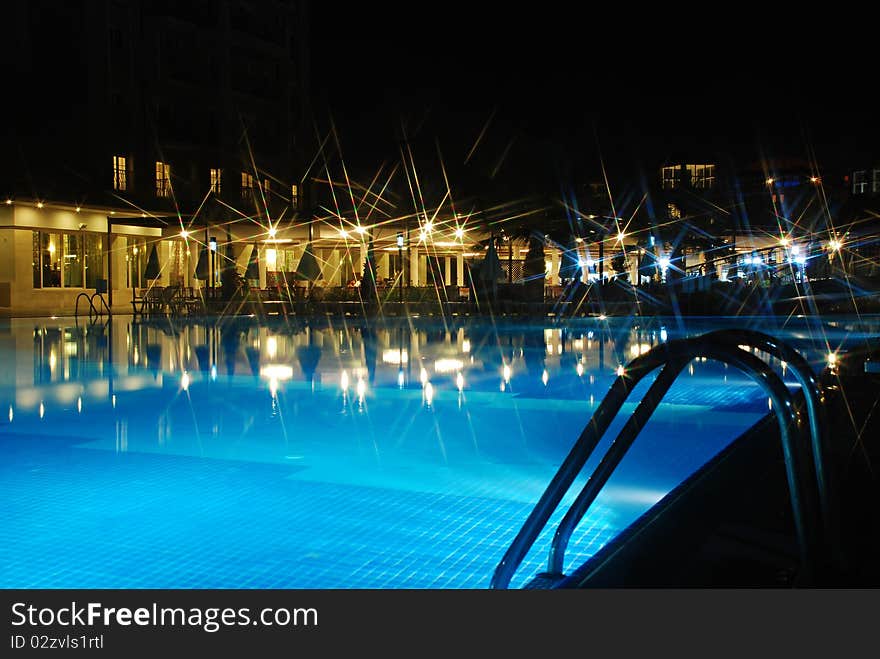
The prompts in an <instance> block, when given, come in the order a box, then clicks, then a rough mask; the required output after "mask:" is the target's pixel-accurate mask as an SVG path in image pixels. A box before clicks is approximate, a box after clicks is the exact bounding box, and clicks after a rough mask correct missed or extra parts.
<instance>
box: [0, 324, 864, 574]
mask: <svg viewBox="0 0 880 659" xmlns="http://www.w3.org/2000/svg"><path fill="white" fill-rule="evenodd" d="M773 322H777V321H773ZM686 325H687V327H686V330H683V329H682V328H681V323H680V322H679V321H676V320H674V319H638V318H631V319H621V320H616V319H606V320H602V321H600V320H598V319H585V320H578V321H572V322H571V323H569V324H567V325H566V326H560V325H558V324H555V323H552V322H547V323H534V324H530V323H505V322H500V321H499V322H495V323H476V322H465V321H461V322H459V321H454V322H451V323H446V324H444V323H443V322H442V321H440V320H427V319H422V320H419V321H414V322H413V323H411V324H409V323H403V322H401V323H387V324H379V325H377V326H375V327H371V326H368V325H364V324H363V323H362V322H360V321H357V320H346V321H338V320H337V321H329V320H322V321H318V322H313V323H306V322H303V321H290V322H275V323H271V324H265V323H263V324H261V323H259V322H257V321H256V320H254V319H224V320H222V321H219V322H210V323H205V322H203V323H198V322H187V323H183V324H180V325H178V326H173V325H171V324H169V322H168V321H162V322H133V321H130V320H127V319H121V318H117V319H115V320H113V321H112V324H108V325H101V324H96V325H88V324H87V323H81V324H79V325H77V324H76V323H75V322H73V321H72V320H71V319H54V320H51V319H48V320H47V319H38V320H35V319H18V320H12V321H4V323H3V324H0V357H2V363H3V364H4V368H3V369H2V371H0V405H5V406H6V407H7V408H8V422H5V423H4V424H2V425H0V437H2V435H3V433H8V434H10V436H12V435H15V436H19V435H20V436H32V437H34V438H36V437H39V438H46V437H59V438H62V437H63V438H72V439H74V440H75V442H76V444H75V447H77V448H83V449H93V450H96V451H105V452H106V453H107V454H108V455H114V456H117V459H126V460H135V459H136V458H135V456H137V455H150V456H166V457H167V458H169V459H170V458H174V457H178V458H180V457H185V458H187V459H198V460H201V461H217V460H227V461H235V462H234V463H231V464H245V465H246V464H248V463H250V464H272V465H282V466H284V468H290V467H291V466H292V465H295V467H296V470H295V471H293V472H291V474H290V475H289V477H288V478H287V479H286V480H283V481H281V482H280V483H276V484H275V486H274V487H276V488H281V489H280V490H278V491H279V492H280V491H284V488H286V487H292V482H293V481H298V482H302V483H312V484H326V485H328V486H339V487H367V488H374V489H375V488H379V489H380V490H381V491H383V492H386V493H390V494H388V495H387V496H388V497H389V498H388V501H389V502H391V501H393V500H394V497H395V496H396V495H395V494H394V493H395V492H398V493H401V494H400V496H403V493H429V494H432V495H441V496H444V497H448V496H454V497H474V499H473V500H474V501H495V502H501V501H506V502H514V503H517V504H522V505H525V506H526V508H525V509H524V510H526V511H527V510H528V506H529V505H531V504H532V503H533V502H534V501H535V500H536V499H537V497H538V496H539V495H540V493H541V492H542V491H543V489H544V487H545V486H546V484H547V482H548V481H549V479H550V477H551V476H552V474H553V473H554V472H555V470H556V468H557V467H558V465H559V463H560V461H561V460H562V459H563V457H564V456H565V454H566V452H567V451H568V449H569V448H570V446H571V444H572V442H573V441H574V439H575V438H576V437H577V436H578V434H579V433H580V432H581V430H582V429H583V427H584V425H585V423H586V422H587V420H588V419H589V416H590V414H591V413H592V412H593V411H594V410H595V408H596V406H597V405H598V403H599V402H600V401H601V400H602V398H603V396H604V395H605V393H606V391H607V390H608V387H609V386H610V384H611V382H612V380H613V378H614V377H615V376H616V374H617V373H618V372H619V370H620V369H621V368H622V367H623V366H624V365H625V364H626V363H627V362H628V361H629V360H630V359H632V358H633V357H634V356H637V355H639V354H643V353H644V352H646V351H648V350H650V349H651V348H652V347H654V346H656V345H658V344H660V343H661V342H663V341H666V340H669V339H674V338H679V337H681V336H686V335H694V334H699V333H702V332H705V331H709V330H711V329H715V328H717V327H720V326H733V327H738V326H742V321H734V320H731V321H728V322H727V323H726V324H725V322H724V321H715V320H713V321H707V320H699V319H697V320H689V321H687V322H686ZM762 328H763V329H769V330H770V331H771V333H774V334H776V335H777V336H780V337H781V338H783V339H786V338H787V339H791V340H793V341H794V344H795V345H796V347H798V348H799V349H801V350H802V351H803V352H804V353H805V354H807V355H808V357H809V358H810V359H811V360H812V361H813V362H814V363H816V364H818V365H820V366H821V365H822V364H823V363H824V361H825V360H826V359H827V355H828V352H829V350H833V351H834V352H835V353H837V354H843V353H845V351H846V349H847V347H848V346H849V345H850V344H852V343H853V342H858V341H860V340H862V339H863V337H864V336H866V335H872V333H873V335H876V333H877V328H876V327H873V326H860V327H854V326H853V325H847V324H846V323H845V322H839V323H838V325H837V326H832V325H828V324H818V323H813V322H807V321H798V320H797V319H795V320H793V321H790V323H789V326H788V327H787V328H785V329H784V330H781V331H780V330H779V329H778V328H776V327H775V325H773V324H772V323H770V322H769V321H767V323H765V326H764V327H762ZM647 385H648V383H647V382H645V383H644V387H647ZM644 387H643V388H644ZM642 390H643V389H642ZM634 396H636V397H637V396H638V390H637V391H636V393H635V394H634ZM631 409H632V403H630V404H628V407H626V408H625V410H624V411H627V410H631ZM766 411H767V403H766V397H764V396H763V395H762V394H761V393H760V392H759V391H758V390H757V388H756V387H754V386H753V385H751V384H750V382H749V381H748V379H747V378H746V377H745V376H743V375H742V374H740V373H739V372H737V371H735V370H734V369H727V368H725V367H723V366H721V365H718V364H715V363H713V362H711V361H707V360H705V359H702V360H701V359H697V360H694V361H693V362H692V363H691V364H690V365H689V367H688V369H687V370H686V371H685V372H684V373H683V374H682V376H681V378H680V381H679V382H678V383H677V384H676V385H675V386H674V387H673V389H672V390H671V391H670V395H669V403H668V404H665V405H663V406H661V409H660V410H658V412H657V415H656V418H655V419H652V421H651V422H650V424H649V426H648V427H647V428H646V430H645V433H644V437H641V438H640V439H639V441H638V442H637V443H636V445H635V446H634V448H633V449H632V452H631V454H630V455H628V456H627V458H626V460H625V461H624V463H623V464H622V465H621V467H620V469H619V470H618V472H617V473H615V476H614V477H613V478H612V481H611V482H610V483H609V486H608V488H606V492H605V493H603V496H602V497H601V498H600V500H599V501H598V502H597V503H598V504H599V510H600V511H601V513H600V514H599V516H598V517H593V518H592V519H590V520H588V521H585V523H584V530H583V533H584V534H586V536H589V537H590V538H592V540H591V541H590V544H589V545H588V546H587V547H586V548H585V549H583V551H582V553H580V554H578V553H577V550H575V551H573V556H574V557H578V556H579V557H580V558H581V559H583V558H584V557H585V556H588V555H589V554H590V553H592V552H594V551H595V550H596V549H597V548H598V546H600V545H601V543H602V542H604V541H606V540H607V538H608V537H610V536H609V534H611V535H613V533H614V532H616V531H617V530H620V528H622V526H624V525H625V524H627V523H629V521H631V520H632V519H633V518H634V517H635V516H636V515H637V514H639V513H640V512H642V511H644V510H645V509H646V508H647V507H648V506H650V505H651V504H652V503H654V502H655V501H657V500H658V499H659V498H660V497H662V496H663V494H664V493H665V492H666V491H668V490H669V489H670V488H671V487H673V486H674V485H676V484H677V483H678V482H680V480H681V479H682V478H684V477H686V476H687V475H688V474H690V473H691V472H692V471H693V470H694V469H696V468H698V467H699V466H700V465H701V464H703V463H704V462H705V460H707V459H708V458H710V457H711V456H712V455H714V453H715V452H717V450H719V449H720V448H722V447H723V446H724V445H726V444H727V442H729V441H730V440H732V439H733V438H734V437H735V436H737V435H738V434H740V433H741V432H742V431H743V430H744V429H745V428H746V427H748V426H749V425H751V424H752V423H753V422H754V421H755V420H757V419H758V418H760V417H761V416H762V415H763V414H765V413H766ZM710 412H711V414H710ZM622 421H623V419H622V418H621V419H619V420H618V421H617V422H616V425H615V426H613V427H612V429H611V433H610V434H609V436H610V437H613V434H614V432H616V429H618V428H619V427H620V425H621V424H622ZM39 441H41V442H44V441H45V440H44V439H41V440H39ZM34 446H35V449H36V444H35V445H34ZM43 448H45V446H44V447H43ZM22 455H23V456H24V457H22V456H18V457H19V458H20V459H23V460H25V462H24V463H22V464H25V463H26V464H34V463H39V461H40V460H41V459H45V460H47V461H48V460H49V458H48V457H45V455H44V456H43V457H39V455H38V454H36V453H35V454H33V455H30V454H27V453H26V452H25V453H24V454H22ZM658 456H663V457H662V459H660V458H658ZM200 464H201V463H200ZM205 464H207V462H205ZM15 468H16V463H14V462H9V463H7V469H15ZM169 479H172V480H169V482H167V483H165V486H166V487H168V488H171V489H174V488H177V487H184V486H183V485H182V484H179V483H176V482H174V481H173V474H172V475H171V476H169ZM291 479H292V480H291ZM371 491H372V490H371ZM181 492H182V494H181V496H183V495H184V491H183V490H181ZM111 494H112V493H111ZM186 496H196V495H193V494H192V493H191V492H186ZM383 496H384V495H383ZM499 505H500V504H492V506H490V509H489V510H488V512H486V513H484V514H481V516H480V517H481V519H482V518H483V517H485V520H486V522H485V523H488V521H489V520H491V519H492V515H491V510H493V509H495V508H498V506H499ZM94 514H96V515H97V514H99V513H94ZM155 514H157V515H160V514H165V511H156V513H155ZM517 515H519V513H517ZM257 519H259V516H257ZM522 519H524V517H521V516H514V518H513V521H511V522H510V523H509V525H508V526H506V527H505V528H504V529H503V530H502V531H499V532H498V533H500V539H498V540H497V541H494V542H495V543H496V544H493V545H492V547H483V546H482V545H480V544H479V543H480V542H483V540H479V541H477V540H473V539H472V540H471V542H477V543H478V544H477V545H475V546H476V547H479V548H480V549H479V551H478V550H477V549H475V546H470V547H468V544H467V541H465V540H463V539H461V538H456V536H455V535H454V534H453V533H452V532H451V531H450V533H449V536H448V538H447V542H448V543H449V547H450V551H464V552H466V553H470V554H472V555H473V556H474V557H481V558H480V560H481V562H479V565H476V564H475V566H474V568H473V569H474V574H473V575H471V576H468V577H467V578H465V577H462V580H461V581H457V582H454V583H450V584H449V585H452V586H459V587H460V586H467V587H470V586H482V585H485V584H484V583H483V581H482V579H483V576H485V581H486V582H487V581H488V576H489V574H490V572H491V568H492V567H494V562H495V561H497V559H498V558H500V554H501V553H503V547H504V546H505V545H506V542H507V541H509V539H510V538H512V535H513V534H514V533H515V531H516V530H517V528H518V524H519V523H521V521H522ZM311 521H314V520H311ZM588 522H589V523H588ZM18 523H19V524H21V525H24V527H25V528H27V526H28V524H30V522H29V521H28V520H27V519H24V518H22V519H19V520H18ZM315 523H317V522H315ZM419 523H420V522H419V521H418V519H415V518H414V519H413V520H412V521H411V524H412V525H414V526H418V524H419ZM449 523H450V524H452V522H449ZM309 524H310V520H309V519H305V520H304V521H302V525H303V526H304V533H308V532H309V529H310V528H311V527H310V526H309ZM377 524H378V523H377ZM267 525H268V526H270V525H271V524H270V522H267ZM268 526H267V528H266V529H262V528H257V529H255V530H254V531H253V533H254V538H256V539H259V538H262V537H263V536H262V535H261V533H270V532H271V531H272V529H271V528H268ZM475 528H476V527H475ZM478 531H479V529H476V530H475V531H474V533H475V534H477V535H480V534H482V536H485V535H486V533H487V532H486V531H485V529H484V530H483V531H479V532H478ZM599 531H601V533H599ZM145 532H146V531H144V530H143V529H141V530H136V529H132V530H131V533H132V534H136V533H145ZM177 532H178V533H179V534H180V537H179V538H178V540H179V541H180V542H181V543H183V545H184V546H185V545H186V543H187V542H188V536H187V533H188V531H187V529H186V528H185V527H181V528H180V529H177ZM315 532H317V531H315ZM344 532H345V531H344V529H343V530H340V533H344ZM591 533H592V534H593V535H590V534H591ZM597 533H599V535H596V534H597ZM603 534H604V535H603ZM489 535H490V536H491V534H489ZM482 536H480V537H482ZM586 536H585V537H586ZM377 537H378V536H377ZM487 537H488V536H487ZM239 541H240V542H242V543H245V542H247V541H246V540H243V539H242V540H239ZM254 541H255V542H256V540H254ZM377 542H378V541H377ZM385 544H387V542H386V543H385ZM575 544H576V543H573V546H574V545H575ZM383 546H384V545H383ZM388 551H390V550H388ZM426 551H427V549H426ZM481 552H482V553H481ZM538 553H540V552H538ZM540 559H541V557H540V556H538V557H537V558H535V557H533V558H532V559H531V560H532V561H533V564H534V565H537V562H536V561H540ZM474 560H475V561H476V558H474ZM572 560H574V558H573V559H572ZM204 569H205V570H206V571H207V570H209V569H210V565H209V564H208V563H206V564H205V568H204ZM425 569H426V570H428V571H427V572H425V573H424V574H422V573H419V574H422V577H419V578H423V580H422V581H419V580H418V579H419V578H416V577H413V580H412V581H410V582H406V583H404V584H401V585H408V586H413V587H424V586H431V585H432V584H434V582H433V581H431V580H430V578H431V577H430V574H431V573H430V567H429V566H426V567H425ZM414 574H415V573H414ZM323 578H324V579H325V581H322V582H317V584H316V583H310V582H307V583H305V584H303V583H302V582H299V581H297V580H296V579H295V578H294V577H293V576H291V578H290V580H289V581H285V582H283V584H284V585H285V586H287V587H297V586H298V585H305V586H306V587H313V586H315V585H317V586H318V587H333V586H338V585H339V584H338V583H336V582H335V581H333V579H330V578H329V577H323ZM340 578H341V577H340ZM347 578H349V579H350V578H351V575H349V576H348V577H347ZM15 583H16V582H14V581H13V582H11V585H15ZM211 584H213V585H215V586H224V585H225V586H229V587H236V585H237V582H236V581H235V580H234V579H233V578H232V577H231V576H230V577H229V580H227V581H221V582H219V583H217V582H209V583H208V585H209V586H210V585H211ZM383 584H384V582H383ZM383 584H380V585H383ZM7 585H9V584H7ZM19 585H21V584H20V582H19ZM55 585H59V586H64V585H70V586H72V587H76V586H77V584H76V583H68V584H65V583H55ZM96 585H99V586H100V585H105V586H108V587H124V585H125V583H124V581H123V582H112V583H98V584H96ZM147 585H152V586H156V587H162V586H163V585H164V586H170V587H174V586H175V584H174V583H173V582H172V583H163V582H162V580H161V579H160V578H155V579H153V580H152V581H149V583H148V584H147ZM348 585H351V582H350V581H349V582H348ZM362 585H364V586H365V587H373V586H375V585H376V584H375V583H373V582H370V581H366V582H364V583H363V584H362Z"/></svg>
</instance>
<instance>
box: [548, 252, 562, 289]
mask: <svg viewBox="0 0 880 659" xmlns="http://www.w3.org/2000/svg"><path fill="white" fill-rule="evenodd" d="M558 283H559V250H558V249H556V248H555V247H554V248H551V250H550V273H549V274H548V275H547V285H548V286H555V285H556V284H558Z"/></svg>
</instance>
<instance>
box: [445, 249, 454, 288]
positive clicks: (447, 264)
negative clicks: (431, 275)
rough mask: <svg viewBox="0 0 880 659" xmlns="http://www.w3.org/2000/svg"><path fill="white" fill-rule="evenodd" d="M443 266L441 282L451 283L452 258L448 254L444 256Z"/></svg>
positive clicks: (448, 284) (447, 284) (449, 284)
mask: <svg viewBox="0 0 880 659" xmlns="http://www.w3.org/2000/svg"><path fill="white" fill-rule="evenodd" d="M443 259H444V267H443V276H444V279H445V281H444V282H443V283H444V284H445V285H446V286H451V285H452V258H451V257H449V256H444V257H443Z"/></svg>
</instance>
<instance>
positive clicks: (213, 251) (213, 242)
mask: <svg viewBox="0 0 880 659" xmlns="http://www.w3.org/2000/svg"><path fill="white" fill-rule="evenodd" d="M208 245H209V246H210V248H211V254H210V257H211V259H210V263H209V266H210V268H211V280H210V281H211V299H212V300H213V299H214V255H215V254H216V253H217V239H216V238H215V237H214V236H211V237H210V238H209V239H208Z"/></svg>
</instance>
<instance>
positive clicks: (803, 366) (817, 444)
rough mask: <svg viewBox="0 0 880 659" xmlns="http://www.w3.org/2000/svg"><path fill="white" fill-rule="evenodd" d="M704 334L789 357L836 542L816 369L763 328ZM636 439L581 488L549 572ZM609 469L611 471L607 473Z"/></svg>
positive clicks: (827, 531)
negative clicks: (804, 404)
mask: <svg viewBox="0 0 880 659" xmlns="http://www.w3.org/2000/svg"><path fill="white" fill-rule="evenodd" d="M702 338H703V339H704V340H706V341H708V342H715V341H721V342H723V343H724V344H725V345H727V346H728V347H730V348H733V347H739V346H742V345H747V346H748V347H750V348H755V349H758V350H761V351H763V352H766V353H768V354H770V355H772V356H773V357H776V358H777V359H781V360H783V361H785V362H786V363H787V364H789V365H790V368H791V372H792V374H793V375H794V377H795V379H796V380H797V381H798V384H800V385H801V390H802V391H803V394H804V400H805V401H806V407H807V415H808V417H809V425H810V436H811V442H810V444H811V447H812V452H813V456H812V457H813V464H812V467H813V471H814V474H815V478H816V495H817V498H818V504H819V509H820V513H821V515H822V525H823V532H824V536H825V538H827V539H829V540H830V541H832V542H833V541H834V539H835V538H836V537H837V534H836V533H835V532H834V516H833V514H832V510H831V508H832V506H831V503H830V501H829V498H830V496H829V487H828V474H827V472H826V470H825V453H826V449H825V446H824V432H823V429H824V426H825V422H824V415H823V408H822V407H821V405H820V402H821V401H820V393H819V382H818V379H817V378H816V375H815V373H814V372H813V369H812V368H811V367H810V365H809V364H808V363H807V361H806V360H805V359H804V358H803V357H802V356H801V355H800V354H799V353H798V352H796V351H795V350H793V349H792V348H790V347H789V346H787V345H785V344H784V343H781V342H780V341H778V340H777V339H775V338H773V337H772V336H770V335H768V334H764V333H763V332H757V331H753V330H718V331H715V332H710V333H709V334H706V335H704V336H703V337H702ZM685 363H686V362H685ZM685 363H682V364H681V365H680V368H679V369H678V371H676V372H675V375H673V376H672V380H674V379H675V377H676V376H677V375H678V373H679V372H680V371H681V369H683V368H684V366H685ZM670 367H671V363H670V364H668V365H667V366H666V367H665V368H664V370H663V371H662V372H661V375H660V376H658V377H657V380H656V381H655V382H654V384H653V385H652V388H651V389H650V390H649V391H648V393H647V394H646V395H645V398H644V399H643V401H642V403H643V404H644V403H645V402H646V401H651V400H653V399H654V397H655V394H654V393H653V392H654V387H657V386H658V383H660V382H661V377H662V375H663V373H665V372H666V371H667V370H669V369H670ZM669 386H671V382H670V384H669V385H668V386H666V387H665V388H663V389H662V391H661V393H660V397H661V398H662V396H663V394H665V392H666V390H667V389H668V388H669ZM658 402H659V399H658ZM655 406H656V404H655ZM641 409H642V405H639V407H638V408H637V409H636V411H635V412H634V413H633V417H636V416H637V415H638V414H639V413H640V411H641ZM651 412H653V407H651V408H650V410H649V411H648V413H647V414H648V415H649V416H650V413H651ZM639 429H640V428H639ZM637 432H638V430H636V433H637ZM634 440H635V435H633V436H632V437H631V438H629V440H628V443H626V442H627V438H626V436H625V432H624V431H621V433H620V434H619V435H618V438H617V440H615V442H614V444H613V445H612V447H611V448H609V449H608V453H606V456H605V458H603V462H602V463H601V464H600V465H599V466H598V467H597V468H596V471H595V472H594V474H593V476H592V477H591V482H590V483H588V484H587V485H586V486H585V487H584V490H583V491H581V493H580V494H579V496H578V498H577V499H576V501H575V502H574V503H573V504H572V506H571V507H570V508H569V510H568V511H567V513H566V514H565V517H564V518H563V519H562V521H561V522H560V523H559V526H558V527H557V529H556V533H555V535H554V537H553V543H552V545H551V547H550V558H549V560H548V572H549V574H562V570H563V557H564V554H565V550H566V548H567V546H568V542H569V540H570V538H571V534H572V533H573V532H574V529H575V528H576V527H577V525H578V524H579V523H580V521H581V520H582V519H583V516H584V515H585V514H586V512H587V509H588V508H589V506H590V505H592V503H593V500H594V499H595V497H596V496H597V495H598V493H599V489H601V487H602V485H604V484H605V482H606V481H607V479H608V477H609V476H610V475H611V471H613V470H614V469H615V468H616V467H617V465H618V464H619V462H620V460H621V459H622V458H623V454H624V453H625V452H626V451H627V450H628V449H629V446H630V445H631V444H632V441H634ZM612 451H616V453H613V454H612ZM612 455H613V457H614V458H615V460H614V462H613V463H609V464H611V466H610V470H609V465H608V464H606V463H605V459H607V458H609V456H612ZM606 471H607V473H605V472H606ZM593 479H597V480H596V483H597V485H596V484H593V483H592V480H593ZM832 491H833V490H832ZM831 553H832V555H833V556H834V560H839V556H837V554H838V553H839V550H838V548H837V547H836V546H835V547H833V548H832V552H831Z"/></svg>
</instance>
